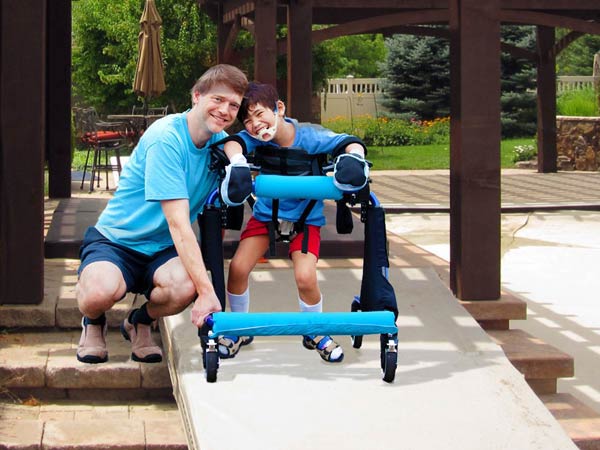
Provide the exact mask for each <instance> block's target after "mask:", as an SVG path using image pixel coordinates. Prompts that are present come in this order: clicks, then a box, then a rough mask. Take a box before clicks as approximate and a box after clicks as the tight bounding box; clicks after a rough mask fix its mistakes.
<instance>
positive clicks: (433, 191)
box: [3, 170, 600, 450]
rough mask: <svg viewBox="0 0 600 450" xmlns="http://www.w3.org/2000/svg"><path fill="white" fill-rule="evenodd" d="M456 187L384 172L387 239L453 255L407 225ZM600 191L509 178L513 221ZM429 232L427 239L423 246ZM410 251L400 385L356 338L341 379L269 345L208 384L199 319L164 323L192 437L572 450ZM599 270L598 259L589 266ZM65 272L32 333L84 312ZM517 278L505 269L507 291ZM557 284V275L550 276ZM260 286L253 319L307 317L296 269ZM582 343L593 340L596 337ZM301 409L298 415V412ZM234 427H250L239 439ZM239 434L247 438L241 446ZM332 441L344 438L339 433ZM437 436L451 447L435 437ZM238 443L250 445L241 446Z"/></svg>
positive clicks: (210, 441) (597, 186) (332, 278)
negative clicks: (522, 211)
mask: <svg viewBox="0 0 600 450" xmlns="http://www.w3.org/2000/svg"><path fill="white" fill-rule="evenodd" d="M448 176H449V174H448V171H426V172H422V171H419V172H412V171H399V172H395V171H394V172H388V171H383V172H380V171H375V172H372V178H373V180H374V185H373V186H374V188H373V189H374V192H375V193H376V194H377V196H378V197H379V199H380V201H382V203H383V204H384V206H385V207H386V211H387V213H388V223H389V225H388V232H394V233H398V234H399V235H400V236H402V237H404V238H407V239H408V240H409V241H411V240H412V239H414V240H415V242H416V243H417V244H418V245H422V247H423V248H425V249H426V250H428V251H431V252H432V253H433V254H439V255H440V256H443V253H444V250H443V247H444V245H447V243H444V242H443V240H441V241H440V240H437V241H435V242H433V241H431V242H430V241H429V240H428V239H432V238H434V237H435V236H436V234H437V233H441V234H443V233H444V232H447V222H446V225H443V224H441V223H440V224H438V226H439V228H437V229H436V228H435V227H433V228H432V227H428V225H432V224H433V223H434V221H431V222H430V217H428V216H417V215H415V214H395V213H401V212H407V211H418V212H426V211H445V210H447V204H448V195H449V188H448V181H449V178H448ZM599 181H600V174H598V173H585V172H561V173H557V174H537V173H535V172H532V171H529V170H515V171H512V170H510V171H503V172H502V204H503V208H504V209H507V208H509V209H510V208H517V209H518V208H528V209H530V208H548V209H556V208H565V207H567V206H573V207H577V208H581V209H598V208H599V205H600V183H599ZM532 193H533V194H532ZM74 194H75V196H77V197H83V198H94V197H104V198H108V197H110V195H111V192H110V191H109V192H106V191H103V190H96V191H94V193H93V194H89V193H88V192H87V190H84V191H79V189H78V186H77V187H76V188H74ZM534 194H535V195H534ZM56 204H57V202H56V201H54V200H52V201H48V202H46V206H47V210H46V211H47V218H48V223H49V220H50V218H51V215H52V207H53V205H54V206H55V205H56ZM439 215H440V216H444V214H439ZM430 216H433V215H430ZM445 216H446V221H447V214H445ZM397 218H400V219H407V218H414V219H415V220H417V219H420V218H422V222H421V223H417V222H415V223H414V224H413V225H414V226H415V227H416V228H413V229H411V226H407V225H406V224H405V223H403V222H402V221H399V222H396V219H397ZM390 220H391V221H390ZM444 227H446V228H445V230H446V231H444ZM411 230H412V232H411ZM419 233H420V235H421V237H422V238H423V239H424V240H419V239H420V238H419ZM513 234H514V235H516V231H515V233H513ZM503 242H504V241H503ZM577 245H580V244H577ZM581 246H582V245H581ZM392 247H393V246H392ZM410 247H411V248H412V250H410V252H411V253H410V254H416V253H418V252H419V250H418V247H415V246H410ZM406 249H407V247H406V246H405V247H404V248H403V249H402V251H403V253H402V254H395V255H394V256H393V257H392V258H391V261H392V267H393V268H392V278H391V279H392V282H393V284H394V287H395V289H396V293H397V295H398V302H399V305H400V309H401V316H400V319H399V323H398V324H399V326H400V330H401V336H400V351H401V353H400V358H399V366H398V371H397V375H396V382H395V383H394V384H393V385H388V384H386V383H383V382H382V381H381V375H380V371H379V368H378V350H377V348H376V347H377V345H376V343H374V342H372V339H373V338H372V337H367V338H365V340H366V342H365V344H364V345H363V348H362V349H360V350H355V349H353V348H352V347H351V345H350V341H349V339H348V338H347V337H340V341H341V343H342V344H343V346H344V348H345V350H346V355H347V356H346V360H345V361H344V363H342V364H341V365H339V366H337V365H336V366H330V365H327V364H325V363H323V362H321V361H320V359H319V358H318V356H317V355H316V354H314V353H313V352H309V351H306V350H305V349H303V348H302V347H301V345H300V342H299V339H297V338H279V339H274V338H258V339H257V340H256V343H255V344H253V345H252V346H250V347H247V348H245V349H244V351H243V353H241V354H240V355H239V357H238V358H236V359H235V360H229V361H223V362H222V366H221V369H220V370H219V380H218V382H217V383H216V384H212V385H208V384H207V383H206V382H205V380H204V379H203V376H202V368H201V365H202V364H201V361H200V363H199V359H198V356H199V352H198V347H199V346H198V342H197V337H196V333H195V330H194V329H193V328H192V327H190V326H187V324H189V316H187V315H186V313H183V314H182V315H179V316H175V317H172V318H170V319H168V320H167V321H165V327H164V328H165V330H166V329H167V327H169V328H170V329H171V330H172V333H171V336H175V338H176V341H177V342H181V343H182V344H183V345H182V349H179V350H177V349H175V348H174V347H173V346H172V342H165V345H167V344H168V345H170V346H171V347H170V348H171V351H170V356H171V357H172V358H174V359H173V363H174V364H175V365H180V367H179V368H178V373H180V374H181V375H177V376H178V377H179V376H181V377H182V379H183V378H186V379H188V378H189V379H190V386H191V387H190V388H189V389H185V390H180V391H179V394H178V395H180V396H181V397H180V401H182V400H183V397H188V396H189V397H193V398H194V399H200V400H201V402H204V403H201V406H200V407H197V406H194V407H191V408H190V410H189V411H185V414H186V419H187V420H189V421H192V420H194V421H195V420H200V422H201V423H202V425H201V426H200V427H198V428H197V432H198V433H199V435H198V436H196V437H194V439H200V443H201V445H202V448H218V449H219V450H220V449H223V448H240V447H241V444H243V445H244V448H255V447H256V445H255V444H256V442H257V439H258V442H261V444H264V445H261V448H281V446H280V445H279V446H277V445H276V443H278V442H279V443H281V442H285V443H286V444H288V445H287V447H286V448H307V447H310V448H316V449H318V448H328V449H329V448H331V447H333V446H338V447H340V448H372V444H373V442H378V443H379V442H381V443H382V445H381V447H382V448H423V449H429V448H440V447H444V448H460V449H465V448H466V449H468V448H473V449H481V448H485V449H488V448H489V449H496V448H498V449H512V448H519V449H521V448H540V449H541V448H544V449H545V448H561V449H562V448H565V449H567V448H574V447H573V444H572V442H571V440H570V439H568V438H567V437H566V435H565V434H564V432H563V431H562V429H561V428H560V426H558V424H557V423H556V422H555V421H554V419H553V418H552V417H551V415H550V414H549V413H548V411H547V410H546V408H545V407H544V406H543V405H542V403H541V402H540V401H539V400H538V398H537V397H536V396H535V395H534V394H533V393H532V391H531V390H530V389H529V387H528V386H527V385H526V383H525V381H524V380H523V377H522V375H520V374H519V373H518V372H516V370H515V369H514V368H513V367H512V365H511V364H510V363H509V362H508V361H507V360H506V358H505V357H504V355H503V353H502V351H501V350H500V348H499V347H498V346H497V345H496V344H494V343H492V341H491V340H490V338H488V337H487V335H486V334H485V333H483V331H482V330H481V329H480V328H479V326H478V325H477V323H476V322H475V321H474V320H473V319H472V318H471V316H470V315H469V314H468V313H466V311H465V310H464V309H463V308H462V307H461V306H460V305H459V304H458V303H457V302H456V299H455V298H454V297H453V296H452V295H451V294H450V293H449V291H448V290H447V289H446V287H445V284H444V283H443V282H441V281H440V273H441V272H443V270H444V263H443V261H442V262H441V263H440V261H441V260H439V259H438V258H436V257H430V256H429V255H431V254H429V253H427V251H425V252H423V253H422V254H420V255H419V256H420V261H421V262H425V264H419V265H415V264H414V261H411V260H410V258H408V259H406V257H407V256H410V255H409V254H408V253H407V252H406ZM394 251H395V250H394ZM431 256H433V255H431ZM591 263H592V262H591V260H588V265H591ZM65 264H66V265H69V266H72V270H74V269H75V268H76V266H77V261H76V260H55V261H52V262H50V261H48V268H47V270H46V279H47V280H49V281H50V284H52V283H54V284H52V285H56V286H55V287H54V288H52V289H56V291H52V292H48V294H49V295H50V296H54V295H55V294H56V293H57V292H58V294H57V295H56V297H54V298H53V299H50V303H52V304H45V308H46V309H42V310H40V311H38V312H37V313H35V314H30V315H29V317H30V318H31V319H32V320H36V319H38V320H42V321H44V320H46V319H47V323H46V322H44V323H46V325H45V326H52V324H58V320H59V319H60V314H57V313H58V312H59V311H60V307H61V303H60V301H61V299H65V298H66V299H67V300H68V302H71V303H72V301H73V297H72V294H73V292H72V288H73V283H74V278H72V277H70V278H69V279H68V280H67V281H68V282H67V283H66V284H65V280H66V279H65V277H64V276H63V275H61V277H60V279H58V278H57V279H56V280H54V279H53V277H56V273H59V272H56V273H55V272H54V268H59V266H64V265H65ZM360 264H361V261H360V260H354V259H343V260H322V261H320V263H319V274H320V275H319V276H320V279H321V286H322V287H323V291H324V293H325V298H326V310H331V311H333V310H341V311H347V310H348V306H349V302H350V300H351V298H352V296H353V295H355V294H357V293H358V291H357V289H358V288H357V286H358V285H359V279H360V271H359V268H360ZM505 267H506V266H505V265H504V264H503V281H505V282H506V280H507V278H506V275H505V273H504V270H505ZM528 267H529V266H528V265H524V266H522V267H521V268H520V270H522V271H526V270H527V268H528ZM72 270H71V272H72ZM61 273H62V272H61ZM357 273H358V275H357ZM547 273H552V268H549V269H548V272H547ZM442 276H443V275H442ZM61 280H62V281H61ZM521 280H523V281H524V283H525V284H523V285H521V286H519V287H518V289H515V291H518V292H519V294H520V295H523V297H524V298H525V294H526V293H527V290H528V289H529V288H530V286H531V285H530V284H527V279H526V278H521ZM253 286H254V287H253V291H252V293H253V298H254V299H255V300H254V302H253V306H252V308H253V310H261V309H268V310H277V308H285V309H288V310H296V308H297V306H296V305H297V304H296V301H295V297H294V294H293V282H292V280H291V270H290V268H289V265H288V264H287V262H286V261H284V260H271V261H270V262H269V263H268V264H266V265H265V266H263V267H261V268H260V269H259V270H257V271H256V273H255V274H253ZM511 288H515V286H511ZM259 299H264V300H262V301H260V300H259ZM540 302H543V300H540ZM4 312H6V311H4ZM557 314H559V313H557ZM3 315H4V316H5V318H6V316H7V315H6V314H4V313H3ZM9 315H10V314H9ZM11 317H14V318H15V320H19V324H20V325H19V326H25V325H23V324H24V323H25V322H24V321H25V317H24V315H23V314H17V313H16V312H15V314H14V315H13V316H11ZM555 319H558V317H555ZM526 322H530V321H526ZM538 322H540V323H543V321H538ZM513 323H514V322H513ZM560 323H561V325H563V324H564V325H565V327H564V330H563V329H562V328H559V329H558V330H556V329H555V331H557V332H559V333H561V334H562V335H563V337H564V335H565V333H564V332H563V331H568V327H567V325H568V323H567V322H560ZM32 325H33V326H36V324H32ZM534 334H535V333H534ZM583 338H584V339H590V335H588V334H586V335H583ZM576 340H577V339H574V340H573V342H575V341H576ZM549 342H551V341H549ZM595 342H596V341H594V340H591V339H590V345H589V346H587V347H586V350H587V351H588V353H593V352H594V351H595V349H596V345H595ZM561 348H562V349H563V350H565V351H569V349H565V348H564V347H561ZM184 352H188V355H185V353H184ZM569 352H570V353H572V351H569ZM596 353H597V352H596ZM182 355H183V356H182ZM575 356H576V357H578V356H577V355H575ZM198 363H199V365H198ZM578 370H579V369H578ZM171 375H172V377H173V374H171ZM332 380H335V381H336V383H331V381H332ZM174 381H175V380H174ZM185 384H187V382H186V383H185ZM176 385H177V383H176ZM559 390H560V389H559ZM580 392H581V391H580ZM588 392H591V390H588ZM580 398H581V396H580ZM375 400H376V403H373V402H374V401H375ZM289 404H292V405H294V404H296V405H298V407H297V408H288V407H287V405H289ZM496 404H497V405H496ZM490 405H494V406H490ZM230 419H231V420H234V421H237V422H235V423H236V424H237V425H238V426H232V425H231V420H230ZM190 423H191V422H190ZM313 423H314V424H316V425H315V426H312V424H313ZM390 424H393V425H390ZM188 425H189V423H188ZM234 429H235V430H240V429H243V430H244V432H243V433H237V432H235V433H233V432H232V430H234ZM330 429H331V430H334V431H333V432H331V433H330V432H328V430H330ZM438 429H439V430H441V432H440V433H439V434H438V433H437V431H436V432H432V431H433V430H438ZM189 430H190V429H189V427H188V433H190V431H189ZM278 430H280V431H278ZM366 430H370V431H372V432H367V431H366ZM263 432H266V433H267V434H263ZM239 436H242V437H243V436H248V439H247V440H244V441H243V442H242V443H240V441H238V440H237V439H238V438H239ZM271 436H272V437H271ZM367 436H368V437H369V439H367ZM273 439H275V440H273ZM277 439H279V440H277ZM215 443H217V444H218V445H216V446H215ZM311 443H314V444H315V445H314V446H313V445H310V444H311ZM229 444H231V446H230V447H228V446H227V445H229Z"/></svg>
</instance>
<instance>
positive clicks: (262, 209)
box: [238, 117, 350, 226]
mask: <svg viewBox="0 0 600 450" xmlns="http://www.w3.org/2000/svg"><path fill="white" fill-rule="evenodd" d="M284 120H285V121H286V122H289V123H291V124H293V125H294V128H295V129H296V136H295V137H294V143H293V144H292V146H293V147H299V148H301V149H304V150H306V151H307V152H308V153H310V154H318V153H328V154H331V153H332V152H333V150H335V148H336V147H337V146H338V145H339V144H340V143H341V142H342V141H343V140H344V139H346V138H348V137H350V135H348V134H338V133H334V132H333V131H331V130H328V129H327V128H324V127H322V126H321V125H315V124H311V123H298V121H297V120H296V119H291V118H289V117H285V118H284ZM238 136H240V137H241V138H242V139H243V140H244V142H245V144H246V149H247V150H248V153H252V152H254V150H255V149H256V147H258V146H262V145H269V146H273V147H275V148H281V146H279V145H277V144H275V143H273V142H269V143H264V142H261V141H259V140H258V139H256V138H254V137H252V135H251V134H250V133H248V132H247V131H246V130H243V131H240V132H239V133H238ZM309 201H310V200H302V199H280V200H279V209H278V213H277V217H278V218H279V219H282V220H287V221H290V222H296V221H297V220H298V219H300V216H301V215H302V213H303V212H304V210H305V208H306V205H307V204H308V203H309ZM272 204H273V200H272V199H270V198H257V200H256V203H255V204H254V209H253V214H252V215H253V216H254V217H256V219H257V220H260V221H261V222H269V221H271V219H272V217H271V214H272V210H273V208H272ZM306 223H307V224H309V225H317V226H323V225H325V216H324V215H323V201H322V200H318V201H317V203H316V204H315V206H314V207H313V209H312V210H311V212H310V214H309V215H308V217H307V219H306Z"/></svg>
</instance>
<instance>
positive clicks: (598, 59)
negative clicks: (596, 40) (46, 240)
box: [592, 52, 600, 110]
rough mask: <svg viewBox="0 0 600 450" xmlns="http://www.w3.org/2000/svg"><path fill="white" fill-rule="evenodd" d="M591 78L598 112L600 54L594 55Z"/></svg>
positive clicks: (599, 100) (599, 99)
mask: <svg viewBox="0 0 600 450" xmlns="http://www.w3.org/2000/svg"><path fill="white" fill-rule="evenodd" d="M592 76H593V77H594V91H595V92H596V100H597V101H598V110H600V52H597V53H596V54H595V55H594V67H593V70H592Z"/></svg>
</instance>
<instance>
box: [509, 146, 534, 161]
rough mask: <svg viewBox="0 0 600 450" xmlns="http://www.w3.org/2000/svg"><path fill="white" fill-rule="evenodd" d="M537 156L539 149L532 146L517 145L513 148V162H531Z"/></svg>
mask: <svg viewBox="0 0 600 450" xmlns="http://www.w3.org/2000/svg"><path fill="white" fill-rule="evenodd" d="M536 156H537V149H536V148H535V146H533V145H531V144H523V145H515V146H514V148H513V162H518V161H531V160H532V159H534V158H535V157H536Z"/></svg>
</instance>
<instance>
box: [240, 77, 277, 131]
mask: <svg viewBox="0 0 600 450" xmlns="http://www.w3.org/2000/svg"><path fill="white" fill-rule="evenodd" d="M278 100H279V94H278V93H277V90H276V89H275V88H274V87H273V86H271V85H270V84H265V83H257V82H256V81H251V82H250V83H248V88H247V89H246V94H245V95H244V99H243V100H242V105H241V106H240V109H239V111H238V116H237V117H238V120H239V121H240V122H241V123H244V120H246V117H248V110H249V109H250V108H251V107H253V106H255V105H257V104H259V103H260V104H261V105H263V106H264V107H265V108H272V109H275V108H276V107H277V101H278Z"/></svg>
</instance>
